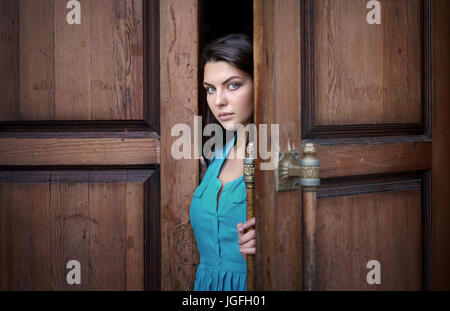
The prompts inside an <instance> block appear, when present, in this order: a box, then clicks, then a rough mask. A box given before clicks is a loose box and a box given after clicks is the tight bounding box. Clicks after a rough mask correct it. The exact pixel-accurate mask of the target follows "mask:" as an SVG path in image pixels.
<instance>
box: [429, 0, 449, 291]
mask: <svg viewBox="0 0 450 311" xmlns="http://www.w3.org/2000/svg"><path fill="white" fill-rule="evenodd" d="M432 16H433V36H432V37H433V172H432V185H433V190H432V204H433V207H432V210H433V214H432V223H433V236H432V245H433V247H432V249H433V253H432V276H433V277H432V288H433V289H435V290H450V269H449V268H448V263H449V262H450V239H449V236H450V227H449V223H450V208H449V206H450V203H449V202H450V191H449V187H450V186H449V185H450V162H449V159H450V129H449V121H450V107H449V100H450V90H449V85H450V81H449V80H450V79H449V77H450V73H449V68H450V64H449V59H448V51H449V49H450V40H449V38H450V24H449V22H448V21H449V20H450V2H449V1H445V0H437V1H433V7H432Z"/></svg>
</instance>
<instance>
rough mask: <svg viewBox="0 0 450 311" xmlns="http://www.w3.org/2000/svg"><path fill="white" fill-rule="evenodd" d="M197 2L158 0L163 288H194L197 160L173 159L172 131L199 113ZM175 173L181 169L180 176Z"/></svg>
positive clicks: (196, 251)
mask: <svg viewBox="0 0 450 311" xmlns="http://www.w3.org/2000/svg"><path fill="white" fill-rule="evenodd" d="M197 16H198V7H197V1H196V0H176V1H173V0H172V1H161V2H160V29H161V33H160V34H161V40H160V46H161V48H160V63H161V67H160V68H161V71H160V79H161V80H160V81H161V89H160V90H161V120H162V123H161V150H162V151H163V152H162V153H161V262H162V263H163V264H162V265H161V289H162V290H192V289H193V288H194V283H195V272H196V270H197V266H198V264H199V257H198V250H197V246H196V244H195V239H194V234H193V231H192V227H191V224H190V218H189V207H190V203H191V201H192V196H193V194H194V190H195V188H196V187H197V185H198V181H199V170H198V165H199V161H198V160H194V159H193V160H175V159H174V158H173V157H172V156H171V152H170V150H171V145H172V143H173V142H174V141H175V139H177V137H172V136H171V129H172V127H173V126H174V125H175V124H177V123H184V124H187V125H188V126H189V127H190V128H191V131H192V132H193V129H194V126H193V123H194V122H193V121H194V115H197V114H198V107H197V104H198V77H197V68H198V48H197V46H198V32H197V29H198V18H197ZM177 172H182V176H183V177H182V178H181V175H180V174H179V173H177Z"/></svg>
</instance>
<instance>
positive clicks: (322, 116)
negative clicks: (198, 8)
mask: <svg viewBox="0 0 450 311" xmlns="http://www.w3.org/2000/svg"><path fill="white" fill-rule="evenodd" d="M372 2H373V1H372ZM431 2H432V1H428V0H423V1H421V0H397V1H390V0H389V1H383V0H381V1H379V4H380V17H381V23H380V24H369V23H368V22H367V20H366V16H367V15H368V14H369V12H370V11H371V9H368V8H367V7H366V4H367V3H368V1H364V0H361V1H356V0H343V1H333V0H304V1H295V0H292V1H291V0H289V1H258V0H255V38H254V40H255V100H256V108H255V109H256V114H255V118H256V123H268V124H270V123H276V124H279V126H280V133H281V135H280V146H279V151H281V152H283V151H289V150H297V151H300V154H301V149H302V144H304V143H305V142H307V141H311V142H313V143H314V144H315V145H316V148H317V154H316V156H317V158H318V159H320V161H321V167H320V177H321V186H320V187H319V190H318V192H317V227H316V233H315V234H316V241H317V265H316V267H317V289H318V290H421V289H431V288H434V289H439V288H440V289H442V288H446V289H448V288H449V287H450V284H449V268H448V267H447V266H446V264H444V261H443V259H442V257H443V258H446V259H447V261H448V260H449V259H450V257H449V254H450V252H449V250H450V245H449V243H448V229H447V226H445V225H444V223H443V221H442V218H444V219H447V220H448V219H449V217H450V215H449V210H448V206H449V205H448V202H449V199H450V198H449V194H448V191H446V190H444V185H445V184H446V187H447V188H448V182H449V181H448V178H447V177H446V176H447V175H448V168H449V166H448V164H447V163H446V162H445V161H444V160H443V159H444V158H445V157H447V159H448V157H449V141H450V139H449V132H450V128H449V125H448V91H446V90H445V89H444V88H442V87H441V86H440V85H441V84H442V83H448V76H449V75H448V66H447V69H445V70H444V69H442V67H441V65H440V61H441V62H443V63H444V64H448V61H446V60H445V58H444V57H443V54H442V53H443V52H442V51H444V50H445V49H446V47H448V38H446V35H448V25H447V24H446V23H445V22H444V20H445V16H448V4H446V2H445V1H436V2H433V6H432V4H431ZM442 11H446V12H447V13H446V14H447V15H445V14H444V13H442ZM432 21H434V22H435V23H434V24H435V28H433V29H432V28H431V24H432ZM432 40H433V41H432ZM439 40H441V43H442V44H444V46H440V44H439V43H438V42H439ZM432 55H434V56H436V58H435V59H433V62H432ZM432 90H433V92H432ZM432 120H433V122H432ZM445 120H447V121H445ZM435 187H436V188H435ZM256 191H257V193H256V204H257V211H256V217H257V237H258V238H257V257H256V262H257V263H256V280H257V282H256V284H257V285H256V287H257V288H258V289H266V290H271V289H275V290H280V289H290V290H292V289H301V288H302V277H303V276H302V206H301V201H302V199H301V191H300V190H296V191H285V192H276V191H275V175H274V172H273V171H261V170H257V172H256ZM373 261H376V262H377V263H379V268H380V270H379V272H380V278H379V281H380V282H378V283H373V282H371V281H368V276H369V278H370V277H371V276H372V274H371V273H370V272H371V271H373V269H374V268H375V266H373V265H372V262H373ZM443 276H444V277H443Z"/></svg>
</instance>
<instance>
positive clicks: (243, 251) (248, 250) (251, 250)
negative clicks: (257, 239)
mask: <svg viewBox="0 0 450 311" xmlns="http://www.w3.org/2000/svg"><path fill="white" fill-rule="evenodd" d="M239 252H240V253H241V254H242V255H246V254H255V253H256V247H252V248H243V249H239Z"/></svg>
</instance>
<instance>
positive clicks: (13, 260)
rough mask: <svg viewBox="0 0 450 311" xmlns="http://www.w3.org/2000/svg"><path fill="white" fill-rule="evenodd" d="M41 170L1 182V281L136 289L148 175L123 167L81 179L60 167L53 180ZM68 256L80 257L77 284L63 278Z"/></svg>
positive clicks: (4, 285) (17, 285)
mask: <svg viewBox="0 0 450 311" xmlns="http://www.w3.org/2000/svg"><path fill="white" fill-rule="evenodd" d="M29 173H30V172H28V174H29ZM42 173H43V174H42V175H41V176H40V178H36V177H38V176H28V177H27V172H23V173H22V174H18V175H17V178H15V179H13V180H12V181H9V182H1V183H0V232H2V235H1V237H0V245H1V246H2V249H7V250H8V251H7V252H1V256H0V269H1V272H2V277H1V278H0V279H1V280H0V288H1V289H2V290H143V289H144V256H143V253H144V240H143V239H144V234H143V230H144V219H143V211H144V208H143V206H144V195H143V194H144V182H145V180H146V179H148V177H149V175H148V174H147V175H146V176H145V178H144V179H143V180H142V181H141V182H137V180H140V179H141V178H140V177H139V175H140V173H139V172H138V171H133V170H129V171H125V172H123V173H124V174H122V176H123V178H122V179H121V180H118V181H113V180H108V176H112V175H110V174H111V172H109V173H108V172H104V173H106V174H104V176H103V179H101V178H99V179H95V178H93V179H84V181H81V180H80V179H79V178H78V176H77V174H76V172H74V171H66V172H64V175H62V176H60V177H61V178H60V179H59V182H58V181H57V180H58V178H59V177H58V176H54V177H56V178H53V177H51V176H52V175H48V174H45V172H42ZM135 173H138V175H136V176H134V175H135ZM147 173H148V172H147ZM151 173H152V172H151V171H150V174H151ZM33 179H34V181H33ZM133 179H134V180H133ZM24 181H26V182H24ZM151 199H156V198H151ZM148 225H149V226H153V225H154V224H152V223H148ZM3 247H5V248H3ZM154 255H155V256H157V255H158V254H154ZM69 260H78V261H79V262H80V265H81V284H80V285H69V284H67V282H66V275H67V272H68V271H69V270H68V269H67V268H66V264H67V262H68V261H69Z"/></svg>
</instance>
